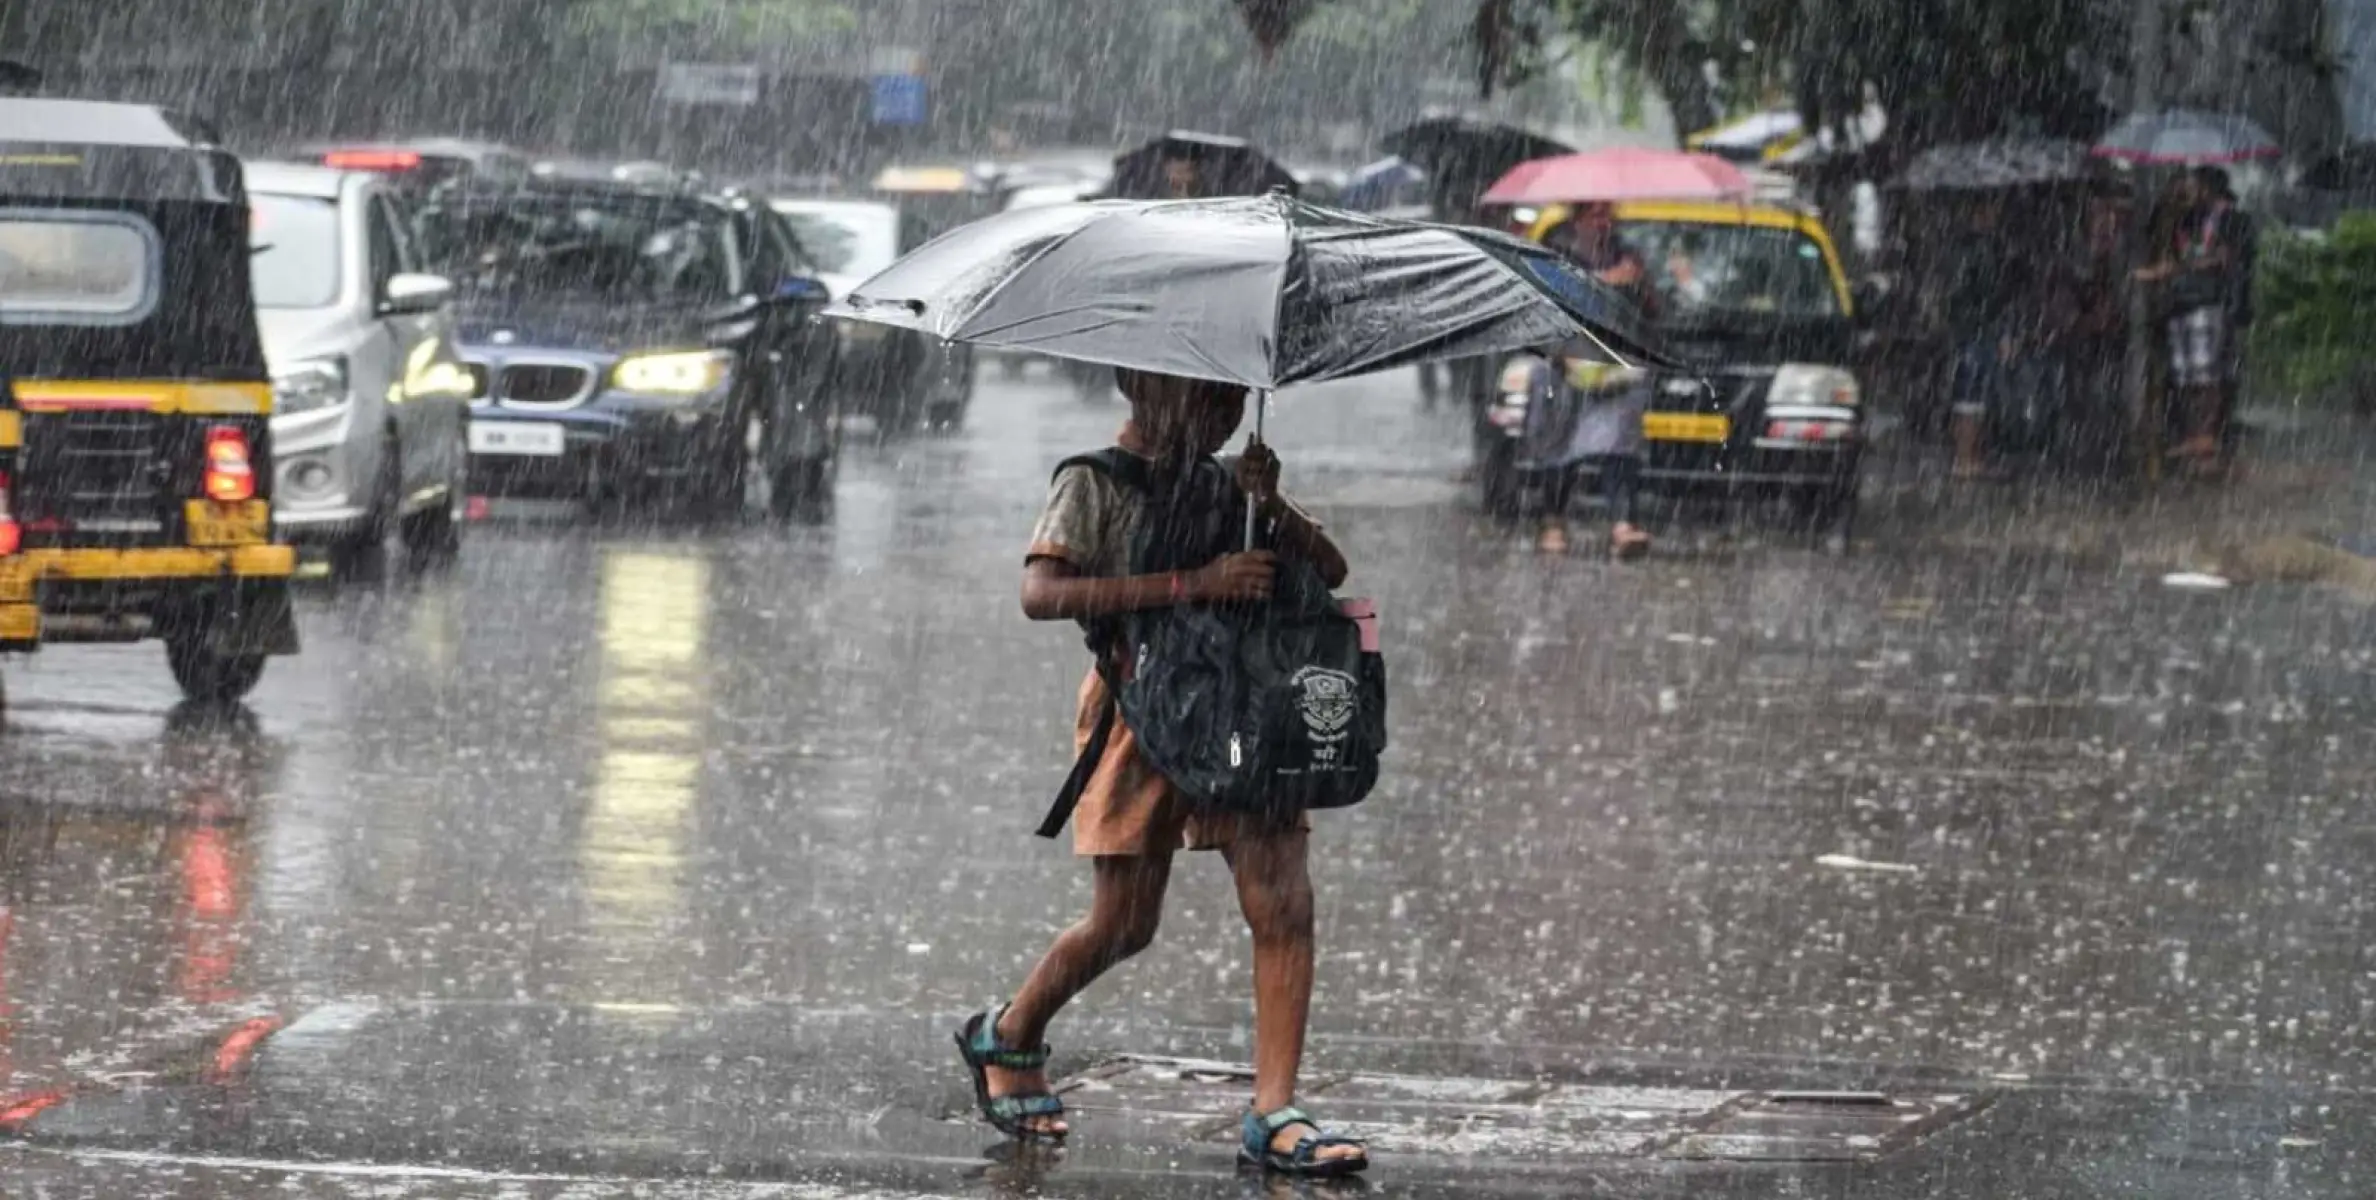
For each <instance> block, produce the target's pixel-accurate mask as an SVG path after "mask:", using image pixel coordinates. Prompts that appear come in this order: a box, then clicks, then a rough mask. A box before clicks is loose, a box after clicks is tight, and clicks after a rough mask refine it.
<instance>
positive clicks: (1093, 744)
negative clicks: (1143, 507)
mask: <svg viewBox="0 0 2376 1200" xmlns="http://www.w3.org/2000/svg"><path fill="white" fill-rule="evenodd" d="M1074 467H1086V468H1088V469H1089V470H1092V471H1095V472H1097V473H1098V474H1100V475H1103V476H1105V477H1106V478H1108V479H1111V480H1113V481H1114V482H1115V483H1117V484H1120V485H1121V486H1123V487H1126V488H1130V489H1132V490H1133V491H1137V492H1140V493H1147V492H1151V491H1153V490H1154V487H1153V477H1152V472H1150V471H1149V470H1148V469H1147V460H1145V459H1143V458H1140V457H1139V456H1138V455H1136V454H1132V453H1131V452H1129V451H1128V450H1124V449H1123V448H1122V447H1120V446H1108V447H1106V448H1105V449H1103V450H1092V451H1090V452H1089V453H1087V454H1075V455H1073V456H1072V457H1070V458H1067V459H1065V460H1064V461H1063V462H1060V463H1057V464H1056V471H1055V474H1056V475H1062V474H1064V473H1065V472H1066V471H1069V470H1071V469H1073V468H1074ZM1115 630H1116V625H1115V623H1114V622H1112V621H1110V620H1109V621H1103V622H1095V623H1093V624H1092V627H1091V629H1090V630H1089V652H1090V653H1091V654H1093V655H1096V656H1097V672H1098V674H1100V675H1104V674H1106V664H1105V649H1104V647H1103V646H1102V645H1101V643H1110V642H1111V641H1112V640H1113V639H1112V637H1111V634H1113V633H1114V632H1115ZM1120 713H1121V703H1120V701H1118V700H1116V699H1115V697H1114V687H1113V680H1112V679H1111V678H1110V677H1109V678H1108V679H1107V680H1106V695H1105V703H1104V704H1103V705H1102V706H1101V707H1099V709H1098V710H1097V724H1096V725H1094V726H1092V727H1091V728H1090V730H1089V740H1088V741H1087V742H1086V743H1084V744H1083V745H1082V746H1081V753H1080V755H1079V756H1078V757H1076V758H1074V759H1073V765H1072V772H1071V773H1070V774H1068V775H1066V776H1065V777H1064V786H1063V787H1060V788H1058V789H1056V798H1055V800H1053V801H1051V802H1050V803H1049V805H1048V815H1047V816H1045V817H1042V818H1040V824H1039V828H1038V829H1037V830H1035V831H1034V832H1035V833H1037V834H1038V835H1039V836H1041V837H1044V838H1052V837H1055V836H1056V835H1057V834H1059V833H1062V832H1064V826H1065V823H1066V822H1068V821H1070V820H1072V815H1073V810H1074V809H1076V808H1078V807H1080V804H1081V793H1082V792H1084V791H1086V790H1088V787H1089V777H1090V776H1092V775H1094V774H1096V773H1097V764H1098V763H1100V762H1102V761H1104V759H1105V752H1106V746H1107V745H1108V744H1109V743H1110V742H1112V741H1113V738H1114V723H1115V722H1116V721H1117V720H1119V719H1120Z"/></svg>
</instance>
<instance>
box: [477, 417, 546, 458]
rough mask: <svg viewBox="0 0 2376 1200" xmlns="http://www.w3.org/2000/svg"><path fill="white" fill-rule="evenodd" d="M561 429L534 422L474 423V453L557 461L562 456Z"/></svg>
mask: <svg viewBox="0 0 2376 1200" xmlns="http://www.w3.org/2000/svg"><path fill="white" fill-rule="evenodd" d="M561 444H562V437H561V427H560V426H558V425H554V424H550V423H538V422H533V421H484V422H480V421H473V422H471V425H470V452H471V453H472V454H528V455H534V456H536V457H539V458H554V457H558V456H559V455H560V453H561Z"/></svg>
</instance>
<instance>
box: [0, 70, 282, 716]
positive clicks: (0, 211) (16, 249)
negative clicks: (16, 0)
mask: <svg viewBox="0 0 2376 1200" xmlns="http://www.w3.org/2000/svg"><path fill="white" fill-rule="evenodd" d="M249 223H250V215H249V210H248V202H247V196H246V191H245V186H244V183H243V178H242V175H241V172H240V165H239V160H238V159H236V158H234V157H233V156H232V155H231V154H230V153H228V152H227V151H224V150H222V149H221V148H219V147H218V146H217V145H216V139H215V137H214V136H213V135H212V133H211V131H209V130H208V129H206V128H205V126H204V125H203V124H202V123H200V122H197V121H195V120H193V119H191V118H189V117H186V116H183V115H180V114H177V113H174V112H171V111H168V110H164V109H158V108H151V107H147V106H143V105H131V104H111V103H101V102H93V101H70V100H48V99H0V377H4V378H5V386H0V651H17V652H22V651H29V650H34V649H36V648H38V647H40V646H42V645H44V644H50V643H63V642H131V641H139V640H143V639H147V638H157V639H161V640H162V641H163V642H164V643H165V649H166V657H167V661H168V662H169V663H170V664H171V666H172V669H173V675H174V678H175V679H176V680H177V681H178V682H179V683H180V684H181V687H182V689H183V691H184V692H186V693H188V694H189V695H190V696H192V697H193V698H197V699H204V700H230V699H236V698H237V697H239V696H242V695H244V694H245V693H246V692H247V691H248V690H249V689H250V688H252V687H254V686H255V684H256V681H257V679H258V677H259V676H261V675H262V673H263V670H264V663H265V660H266V658H267V657H269V656H271V655H276V654H290V653H294V652H295V651H296V650H297V630H296V625H295V622H294V620H293V618H292V615H291V612H290V602H289V579H290V576H291V575H292V574H293V573H294V570H295V565H296V562H295V555H294V553H293V552H292V551H291V550H290V549H289V547H287V546H286V545H281V544H277V543H275V541H274V540H273V528H272V478H273V475H272V470H271V459H272V431H271V425H270V418H271V414H272V398H273V393H272V383H271V375H270V372H269V370H268V368H267V366H266V363H265V359H264V350H263V347H262V344H261V340H260V337H259V334H258V328H257V322H256V311H255V304H254V299H253V296H252V294H251V291H250V279H249V272H248V256H249V254H250V252H251V251H250V246H249V241H250V238H249V232H250V229H249Z"/></svg>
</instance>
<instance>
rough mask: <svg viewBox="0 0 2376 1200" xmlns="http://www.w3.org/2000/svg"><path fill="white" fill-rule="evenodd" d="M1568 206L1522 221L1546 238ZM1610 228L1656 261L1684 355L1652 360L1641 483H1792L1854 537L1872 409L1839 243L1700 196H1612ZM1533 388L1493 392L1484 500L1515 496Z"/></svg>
mask: <svg viewBox="0 0 2376 1200" xmlns="http://www.w3.org/2000/svg"><path fill="white" fill-rule="evenodd" d="M1572 215H1573V214H1572V210H1571V209H1570V207H1569V206H1567V205H1564V204H1554V205H1550V206H1548V207H1546V208H1545V209H1543V210H1542V211H1541V212H1540V213H1539V214H1537V215H1536V217H1535V220H1534V222H1533V224H1532V226H1531V228H1530V229H1529V231H1528V235H1527V236H1528V237H1530V238H1532V239H1533V240H1535V241H1544V240H1546V239H1547V238H1548V237H1549V236H1550V234H1551V233H1552V231H1553V230H1555V229H1557V228H1558V227H1559V226H1560V225H1561V224H1562V223H1563V222H1565V221H1567V220H1568V219H1569V218H1570V217H1571V216H1572ZM1614 216H1615V218H1616V233H1617V236H1618V237H1619V238H1620V239H1622V240H1623V241H1624V242H1625V243H1626V244H1627V245H1628V246H1630V247H1631V248H1632V249H1633V250H1634V252H1635V253H1637V254H1639V255H1640V256H1641V258H1642V259H1643V265H1644V267H1645V269H1646V270H1647V271H1648V273H1649V277H1650V284H1651V288H1650V290H1651V294H1652V299H1653V307H1652V311H1651V312H1650V313H1649V314H1648V316H1649V317H1650V319H1651V321H1652V324H1653V325H1654V327H1655V328H1656V330H1657V332H1658V333H1659V335H1660V337H1661V339H1662V341H1663V343H1664V344H1665V346H1666V347H1667V349H1668V350H1669V351H1670V352H1672V353H1673V354H1674V355H1675V356H1676V357H1677V358H1678V359H1679V360H1680V361H1682V362H1683V363H1685V364H1687V367H1686V368H1685V369H1682V370H1678V371H1672V372H1653V375H1654V378H1653V379H1652V380H1651V388H1652V391H1651V399H1650V404H1649V411H1648V412H1647V413H1646V414H1645V415H1644V416H1643V419H1642V433H1643V438H1644V442H1645V445H1646V452H1645V455H1644V460H1643V463H1642V481H1643V484H1644V486H1645V487H1647V488H1649V489H1651V490H1654V491H1661V492H1668V493H1680V492H1715V493H1719V494H1724V495H1736V496H1739V495H1746V496H1760V495H1776V494H1779V495H1786V496H1788V497H1790V498H1791V500H1792V501H1793V502H1794V503H1795V505H1796V506H1797V508H1798V510H1799V513H1800V515H1801V517H1802V518H1803V519H1805V521H1806V522H1807V523H1808V524H1809V526H1810V528H1811V529H1812V530H1814V531H1816V532H1818V533H1819V534H1820V535H1821V536H1822V537H1823V539H1824V540H1825V541H1826V542H1827V543H1829V544H1833V545H1844V544H1845V541H1846V538H1847V534H1848V532H1849V527H1850V524H1851V522H1852V520H1853V517H1854V514H1855V509H1856V499H1857V473H1858V467H1859V463H1860V460H1861V458H1862V456H1863V450H1864V438H1865V419H1864V413H1865V405H1864V395H1863V389H1862V385H1861V384H1860V383H1859V381H1858V379H1857V376H1856V373H1855V371H1854V368H1853V364H1852V361H1851V359H1852V352H1853V349H1854V345H1855V335H1856V326H1855V311H1856V307H1855V301H1854V300H1853V299H1852V297H1851V290H1850V287H1849V284H1848V279H1847V275H1846V273H1845V272H1844V271H1843V270H1842V269H1841V266H1840V258H1839V253H1838V251H1837V250H1836V249H1834V248H1833V245H1832V241H1831V238H1830V236H1829V235H1828V234H1826V233H1825V232H1824V228H1823V223H1822V222H1821V221H1819V220H1817V219H1816V218H1815V216H1814V215H1813V214H1811V213H1808V212H1806V211H1803V210H1800V209H1798V208H1795V207H1790V206H1784V205H1773V204H1758V203H1738V202H1731V201H1702V200H1690V201H1682V200H1638V201H1623V202H1620V203H1618V204H1617V205H1615V209H1614ZM1524 403H1525V399H1524V397H1523V396H1510V395H1502V396H1499V397H1497V398H1496V399H1494V400H1493V401H1492V402H1491V403H1490V404H1489V406H1488V408H1487V410H1486V413H1485V414H1484V420H1483V421H1481V422H1480V423H1479V425H1478V428H1477V435H1478V438H1479V446H1478V470H1477V478H1478V484H1479V487H1480V489H1481V495H1480V500H1481V502H1482V504H1483V505H1484V507H1485V508H1486V509H1488V510H1489V511H1497V512H1505V513H1506V512H1510V511H1513V510H1514V509H1515V508H1516V507H1517V502H1518V496H1517V488H1518V487H1519V480H1518V473H1517V471H1516V470H1515V466H1514V461H1515V460H1514V450H1513V448H1512V444H1513V443H1512V439H1513V438H1515V436H1516V431H1517V430H1518V429H1519V428H1520V427H1521V426H1522V425H1523V424H1524V413H1523V410H1522V409H1519V410H1516V411H1513V410H1512V406H1513V405H1523V404H1524Z"/></svg>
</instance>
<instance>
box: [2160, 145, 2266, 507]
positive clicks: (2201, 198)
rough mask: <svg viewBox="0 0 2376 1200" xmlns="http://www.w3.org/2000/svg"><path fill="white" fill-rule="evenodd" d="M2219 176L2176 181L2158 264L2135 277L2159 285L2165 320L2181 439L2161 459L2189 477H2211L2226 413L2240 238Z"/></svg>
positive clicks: (2204, 173)
mask: <svg viewBox="0 0 2376 1200" xmlns="http://www.w3.org/2000/svg"><path fill="white" fill-rule="evenodd" d="M2225 182H2226V177H2225V172H2219V171H2217V169H2216V168H2200V169H2197V170H2194V171H2189V172H2187V173H2186V174H2184V175H2182V176H2180V177H2179V178H2178V179H2177V180H2176V181H2175V183H2174V185H2173V189H2172V193H2171V199H2172V200H2173V202H2174V203H2173V207H2174V209H2175V211H2176V217H2177V220H2176V227H2175V228H2174V229H2173V230H2172V231H2171V233H2170V235H2169V237H2168V239H2167V240H2166V241H2164V242H2163V243H2162V248H2161V249H2162V257H2161V259H2160V260H2159V261H2157V262H2155V263H2153V264H2151V265H2149V266H2144V267H2140V268H2138V269H2137V272H2136V278H2137V279H2138V280H2139V281H2140V282H2143V283H2148V284H2155V285H2159V286H2160V287H2161V288H2162V293H2163V297H2164V306H2163V307H2164V309H2165V310H2166V311H2167V312H2168V314H2169V316H2168V318H2167V319H2166V321H2165V322H2164V331H2165V334H2166V336H2167V338H2168V340H2169V355H2170V388H2171V390H2172V391H2173V392H2174V393H2175V398H2176V400H2177V401H2178V406H2179V413H2180V416H2181V419H2182V420H2183V421H2184V422H2185V431H2186V436H2185V437H2184V439H2183V440H2181V441H2180V442H2179V443H2178V444H2177V445H2176V446H2173V447H2171V449H2170V451H2169V457H2171V458H2174V459H2180V460H2183V461H2185V462H2186V463H2187V464H2188V465H2189V466H2190V468H2191V469H2193V470H2195V471H2197V472H2207V471H2215V470H2217V469H2218V466H2219V463H2220V460H2221V459H2222V457H2223V456H2224V455H2225V452H2226V442H2225V434H2226V428H2225V427H2226V421H2225V417H2226V408H2227V404H2228V399H2229V395H2230V389H2231V387H2232V386H2233V382H2234V380H2233V376H2234V372H2235V368H2234V359H2235V351H2234V345H2235V330H2236V325H2235V321H2236V316H2237V310H2236V306H2237V303H2238V301H2237V292H2238V291H2239V288H2238V286H2237V282H2236V281H2237V279H2238V277H2239V276H2240V274H2241V273H2242V262H2243V254H2242V246H2241V244H2240V243H2241V241H2242V239H2243V238H2244V237H2245V236H2247V233H2246V231H2245V229H2244V227H2243V226H2242V225H2241V223H2240V218H2239V216H2238V215H2237V213H2236V211H2235V205H2234V204H2233V203H2231V202H2230V201H2229V200H2228V199H2227V197H2226V196H2225V195H2224V194H2223V189H2224V186H2225Z"/></svg>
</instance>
